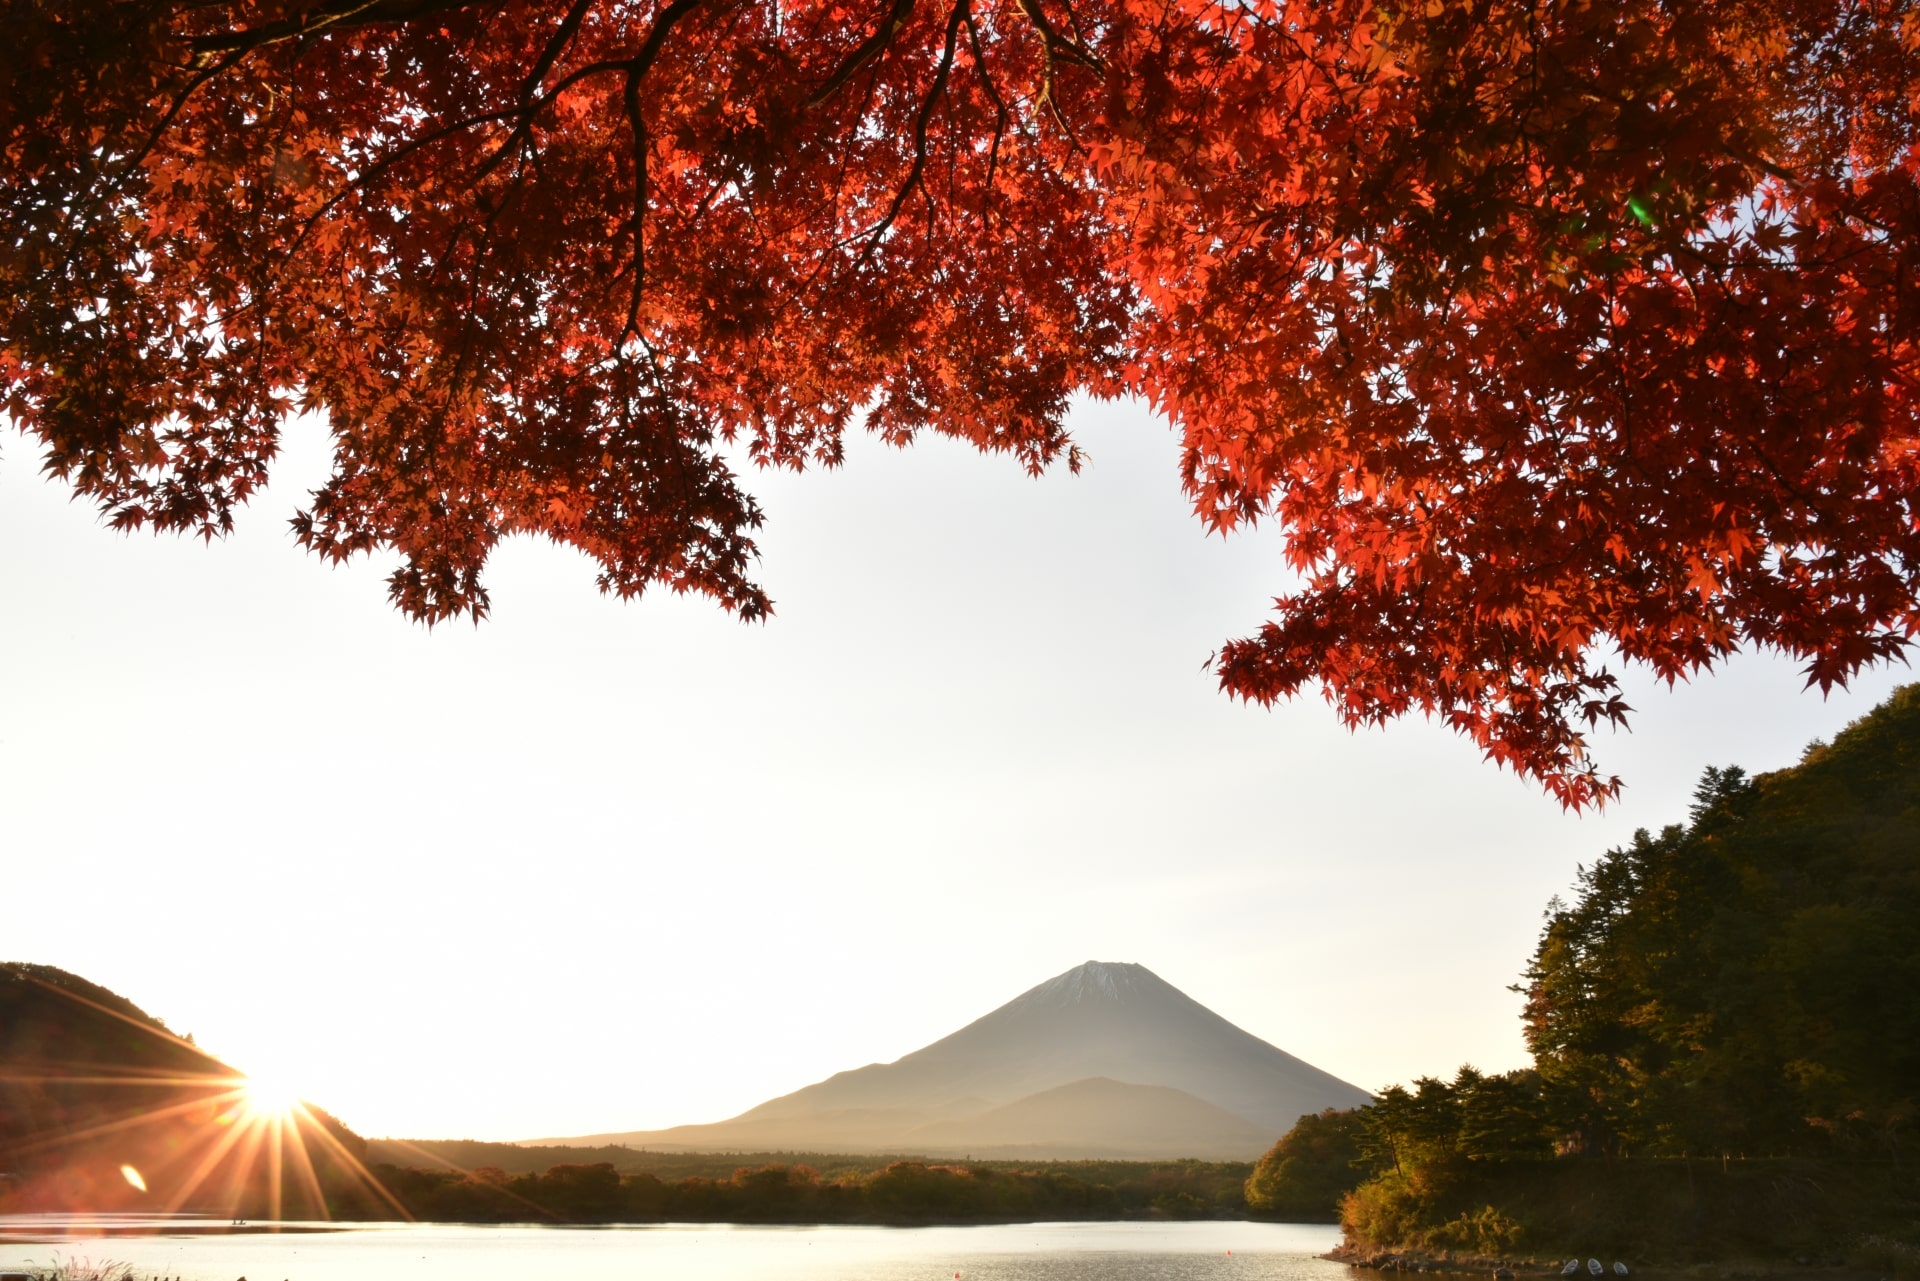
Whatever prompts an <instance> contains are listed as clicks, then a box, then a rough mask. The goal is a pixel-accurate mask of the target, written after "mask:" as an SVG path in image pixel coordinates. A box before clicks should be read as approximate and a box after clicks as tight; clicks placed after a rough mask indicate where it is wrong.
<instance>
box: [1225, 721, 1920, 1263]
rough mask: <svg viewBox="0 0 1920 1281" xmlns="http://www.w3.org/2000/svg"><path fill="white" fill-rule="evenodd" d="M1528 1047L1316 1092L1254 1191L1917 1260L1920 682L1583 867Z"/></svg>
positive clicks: (1547, 954)
mask: <svg viewBox="0 0 1920 1281" xmlns="http://www.w3.org/2000/svg"><path fill="white" fill-rule="evenodd" d="M1516 991H1519V992H1521V993H1522V994H1523V995H1524V996H1525V998H1526V1003H1525V1008H1524V1014H1523V1017H1524V1019H1525V1024H1526V1036H1527V1042H1528V1046H1529V1048H1530V1050H1531V1051H1532V1055H1533V1066H1531V1067H1529V1068H1524V1069H1521V1070H1518V1071H1513V1072H1503V1073H1497V1074H1487V1073H1482V1072H1478V1071H1476V1070H1475V1069H1473V1068H1472V1067H1462V1068H1461V1069H1459V1071H1458V1072H1457V1073H1455V1074H1454V1076H1453V1078H1452V1079H1451V1080H1443V1079H1440V1078H1437V1077H1422V1078H1420V1079H1418V1080H1416V1081H1415V1082H1414V1083H1413V1085H1412V1087H1411V1088H1402V1087H1399V1086H1395V1087H1393V1088H1390V1089H1387V1090H1385V1091H1383V1092H1382V1093H1381V1094H1380V1096H1379V1098H1378V1100H1377V1101H1376V1102H1375V1103H1374V1104H1373V1105H1371V1106H1369V1107H1364V1108H1359V1109H1356V1110H1353V1111H1347V1112H1334V1111H1329V1112H1325V1113H1322V1114H1320V1115H1318V1116H1309V1117H1302V1118H1301V1120H1300V1123H1299V1124H1298V1125H1296V1126H1295V1127H1294V1129H1293V1130H1292V1131H1290V1132H1289V1133H1288V1134H1287V1135H1286V1136H1285V1137H1284V1138H1282V1139H1281V1141H1280V1142H1279V1143H1278V1144H1277V1145H1276V1146H1275V1147H1274V1149H1273V1150H1272V1151H1271V1152H1269V1153H1268V1154H1267V1156H1266V1157H1265V1158H1263V1159H1262V1161H1261V1162H1260V1164H1259V1166H1258V1167H1257V1168H1256V1170H1255V1172H1254V1175H1253V1177H1252V1179H1251V1180H1250V1181H1249V1183H1248V1186H1247V1201H1248V1205H1249V1208H1250V1210H1251V1211H1252V1212H1253V1213H1255V1214H1257V1215H1262V1216H1265V1217H1272V1218H1315V1217H1317V1218H1322V1219H1331V1218H1332V1217H1334V1216H1335V1215H1336V1214H1337V1215H1338V1217H1339V1218H1340V1221H1341V1223H1342V1226H1343V1228H1344V1229H1345V1233H1346V1238H1347V1247H1346V1248H1347V1250H1348V1252H1349V1253H1350V1255H1351V1256H1353V1257H1355V1258H1358V1259H1362V1260H1364V1259H1366V1258H1368V1257H1377V1256H1379V1255H1380V1254H1382V1253H1384V1252H1390V1251H1418V1252H1424V1253H1432V1254H1443V1253H1451V1254H1461V1255H1475V1256H1492V1257H1496V1258H1498V1257H1512V1256H1515V1255H1521V1254H1539V1255H1543V1256H1546V1257H1564V1255H1565V1254H1566V1253H1567V1252H1570V1251H1582V1252H1588V1253H1595V1252H1601V1251H1607V1252H1613V1253H1616V1254H1630V1255H1632V1256H1633V1257H1637V1258H1641V1259H1647V1258H1655V1259H1665V1260H1672V1261H1680V1260H1686V1259H1701V1258H1716V1257H1728V1256H1740V1255H1762V1256H1765V1255H1772V1256H1778V1257H1786V1258H1798V1259H1803V1260H1807V1261H1809V1262H1811V1261H1825V1262H1845V1261H1851V1262H1852V1263H1854V1264H1855V1265H1856V1266H1859V1267H1865V1268H1868V1269H1870V1270H1872V1271H1875V1272H1877V1273H1879V1274H1880V1275H1882V1276H1891V1275H1902V1276H1908V1277H1914V1276H1920V1142H1916V1131H1915V1121H1916V1112H1917V1111H1920V686H1916V685H1909V686H1906V687H1904V688H1903V689H1901V690H1899V691H1897V692H1896V693H1895V694H1894V696H1893V697H1892V698H1891V699H1890V700H1889V701H1888V702H1887V703H1885V704H1883V705H1882V706H1881V707H1879V708H1877V709H1876V710H1875V711H1874V712H1872V713H1871V714H1870V715H1868V716H1866V717H1864V718H1862V719H1861V720H1859V721H1857V722H1855V723H1854V724H1853V725H1851V726H1849V727H1848V728H1847V729H1846V730H1845V731H1844V732H1843V733H1841V734H1840V735H1838V736H1837V737H1836V738H1835V740H1834V742H1833V743H1831V744H1827V743H1821V742H1815V743H1812V744H1810V745H1809V746H1808V748H1807V750H1806V752H1805V754H1804V756H1803V757H1802V759H1801V761H1800V763H1799V764H1798V765H1797V766H1795V767H1793V768H1791V769H1786V770H1781V771H1779V772H1777V773H1772V774H1764V775H1761V776H1759V777H1757V778H1750V777H1748V776H1747V774H1746V773H1745V772H1744V771H1742V770H1741V769H1739V768H1737V767H1736V768H1726V769H1708V770H1707V771H1706V773H1705V775H1704V777H1703V778H1702V779H1701V781H1700V785H1699V788H1698V790H1697V791H1696V792H1695V794H1694V803H1693V806H1692V811H1691V813H1690V815H1689V821H1688V822H1687V823H1685V824H1683V825H1681V824H1677V825H1674V826H1671V827H1668V828H1666V829H1664V830H1663V831H1661V832H1659V833H1658V834H1657V835H1656V834H1652V833H1649V832H1646V831H1641V832H1638V833H1636V834H1635V835H1634V838H1633V840H1632V841H1631V843H1629V844H1628V845H1627V846H1626V847H1624V848H1621V849H1615V850H1611V851H1609V852H1608V853H1607V854H1605V855H1604V856H1603V857H1602V858H1600V860H1599V861H1598V862H1596V863H1594V864H1593V865H1592V866H1590V867H1585V868H1582V869H1581V872H1580V876H1579V882H1578V885H1577V886H1576V888H1575V891H1574V895H1573V900H1572V902H1563V901H1561V900H1559V899H1555V900H1554V901H1553V902H1552V903H1551V904H1549V905H1548V908H1547V914H1546V923H1545V926H1544V928H1543V930H1542V932H1541V935H1540V941H1539V944H1538V946H1537V948H1536V950H1535V952H1534V955H1533V959H1532V962H1531V964H1529V965H1528V967H1527V969H1526V972H1525V975H1524V979H1523V982H1522V984H1521V985H1520V986H1519V987H1518V988H1516Z"/></svg>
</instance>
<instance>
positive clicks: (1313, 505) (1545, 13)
mask: <svg viewBox="0 0 1920 1281" xmlns="http://www.w3.org/2000/svg"><path fill="white" fill-rule="evenodd" d="M8 14H9V21H8V25H7V41H6V46H5V48H4V51H0V62H3V63H4V80H3V87H0V148H3V149H4V150H3V154H4V171H3V176H4V186H3V189H0V388H3V390H0V394H4V396H5V404H6V408H7V411H8V412H9V414H10V415H11V417H12V419H13V421H14V423H15V424H16V425H17V426H18V427H20V428H21V429H23V430H24V431H25V432H27V433H28V434H29V436H30V437H32V438H34V439H36V440H37V441H38V442H40V444H41V446H42V447H43V448H44V451H45V458H46V465H47V467H48V469H49V470H50V471H51V472H52V473H53V474H54V475H56V476H58V477H60V478H62V479H63V480H65V481H66V482H67V483H69V484H71V485H72V486H73V487H74V488H75V489H76V490H77V491H78V492H79V493H81V494H84V495H86V496H87V497H89V498H90V499H92V500H94V501H96V502H97V503H99V504H100V505H101V507H102V508H103V510H104V511H105V512H106V513H107V514H108V515H109V517H110V519H111V520H112V521H113V522H114V523H115V524H116V525H119V526H122V527H138V526H151V527H155V528H159V529H173V530H188V531H202V532H205V533H207V534H215V533H219V532H221V531H223V530H225V529H226V528H228V526H229V523H230V520H231V514H232V511H233V508H234V507H235V505H236V504H239V503H241V502H244V501H245V500H246V498H247V497H248V495H249V494H250V493H251V492H252V491H253V490H254V489H255V488H256V487H258V486H259V485H260V484H261V483H262V482H263V480H264V477H265V474H266V469H267V467H268V465H269V463H270V462H271V460H272V459H273V457H274V453H275V449H276V445H277V440H278V431H279V426H280V424H281V422H282V420H283V417H284V416H285V415H286V414H287V413H288V412H289V411H290V410H293V409H297V408H303V407H304V408H314V409H319V410H324V411H325V413H326V414H327V415H328V418H329V421H330V423H331V428H332V431H333V433H334V441H335V447H336V462H335V470H334V473H333V475H332V477H331V479H330V480H329V481H328V482H327V483H326V484H325V485H324V486H323V487H322V488H321V489H320V490H319V491H317V492H316V493H315V494H314V495H313V496H312V500H311V503H310V504H309V506H308V507H307V508H306V509H305V510H304V511H302V512H301V513H300V514H299V515H298V517H297V518H296V520H295V527H296V530H297V533H298V536H299V538H300V540H301V541H302V542H303V543H304V544H305V545H306V546H308V547H309V548H311V549H313V550H314V551H316V552H319V553H320V554H322V555H326V556H330V557H346V556H351V555H353V554H355V553H358V552H363V551H369V550H373V549H380V548H384V549H391V550H393V551H397V552H398V553H399V555H400V557H401V559H402V565H401V568H400V569H399V570H398V571H397V572H396V573H395V575H394V577H393V579H392V594H393V597H394V599H395V601H396V602H397V603H398V605H399V606H400V607H401V608H402V609H404V610H405V611H407V612H408V613H410V614H412V615H414V616H416V617H419V618H422V619H426V620H437V619H443V618H446V617H449V616H451V615H454V614H457V613H462V612H465V613H471V614H473V615H475V616H478V615H479V614H481V613H483V612H484V611H485V608H486V603H487V598H486V594H485V591H484V589H483V588H482V585H481V570H482V567H483V565H484V563H485V561H486V559H487V556H488V553H489V551H490V549H491V548H492V547H493V546H494V545H495V544H496V543H497V542H498V541H499V540H500V539H501V538H502V537H505V536H508V535H513V534H522V533H534V534H543V535H546V536H549V537H552V538H554V539H557V540H560V541H562V542H564V543H567V544H571V545H573V546H575V547H578V548H580V549H581V550H582V551H584V552H585V553H586V554H587V555H589V556H590V557H592V558H593V559H594V560H595V561H596V562H597V563H598V565H599V567H600V573H601V583H602V585H603V586H604V587H605V588H606V589H608V590H611V591H615V592H618V593H620V594H622V595H631V594H634V593H637V592H639V591H641V590H642V589H643V588H645V587H647V586H648V585H650V584H664V585H666V586H668V587H670V588H672V589H674V590H680V591H698V592H702V593H706V594H708V595H710V596H712V597H713V598H714V599H716V600H717V601H718V602H720V603H721V604H722V605H724V606H726V607H727V608H729V609H733V610H737V611H739V612H741V613H742V614H743V615H746V616H748V617H757V616H760V615H763V614H765V613H766V611H767V609H768V601H767V599H766V597H765V595H764V594H763V593H762V591H761V589H760V588H759V587H758V586H757V585H756V584H755V583H754V582H753V581H752V580H751V578H750V577H749V573H750V569H751V565H752V561H753V555H754V546H753V542H752V533H753V530H754V529H755V527H756V526H757V525H758V523H759V521H760V513H759V511H758V509H757V508H756V506H755V503H754V500H753V499H752V497H751V496H750V495H749V494H748V493H747V492H746V491H745V490H744V489H743V488H742V485H741V481H740V478H739V477H738V476H737V475H736V474H735V473H734V471H733V470H732V469H730V468H729V466H728V465H727V462H726V461H725V458H726V455H725V454H724V453H723V451H724V450H725V449H726V446H727V444H728V442H736V443H741V442H743V443H744V447H745V449H746V450H747V451H748V453H749V454H750V456H751V457H752V458H753V459H754V460H755V461H756V462H759V463H762V464H767V465H775V466H792V467H800V466H805V465H808V464H821V463H831V462H833V461H835V460H837V459H838V458H839V457H840V455H841V450H842V441H843V437H844V435H845V433H846V431H847V430H848V429H849V428H850V427H858V426H860V425H862V424H864V426H865V427H866V428H867V429H869V430H872V431H875V432H878V433H880V434H881V435H883V436H884V437H886V438H888V439H890V440H896V441H905V440H908V439H910V438H911V437H912V436H913V435H914V434H915V433H916V432H920V431H926V430H932V431H938V432H944V433H947V434H949V435H952V436H956V437H959V438H962V439H965V440H968V441H972V442H974V443H975V444H977V445H978V446H980V447H981V448H983V449H988V450H995V451H1004V452H1007V453H1009V454H1012V455H1014V456H1015V458H1016V459H1017V460H1018V461H1019V462H1020V463H1023V464H1025V465H1026V466H1029V467H1033V468H1039V467H1042V466H1045V465H1047V464H1049V463H1051V462H1054V461H1056V460H1059V461H1062V462H1064V463H1065V464H1067V465H1072V464H1073V463H1074V461H1075V458H1076V456H1075V452H1074V446H1073V444H1072V442H1071V441H1070V440H1069V438H1068V436H1067V434H1066V432H1065V430H1064V427H1063V416H1064V413H1065V410H1066V407H1067V405H1068V403H1069V400H1070V398H1071V397H1072V396H1074V395H1075V394H1076V393H1082V392H1088V393H1092V394H1096V395H1119V394H1137V395H1139V396H1143V397H1145V398H1146V399H1147V400H1148V401H1150V402H1151V403H1152V404H1153V405H1154V406H1156V407H1157V408H1158V409H1159V410H1160V411H1161V412H1162V413H1164V414H1165V416H1166V417H1167V418H1168V419H1169V420H1170V421H1171V422H1172V423H1173V424H1174V426H1175V428H1176V430H1177V431H1179V432H1180V433H1181V435H1182V438H1183V441H1184V454H1183V479H1184V481H1185V484H1186V486H1187V490H1188V492H1189V494H1190V495H1191V497H1192V500H1193V503H1194V506H1195V509H1196V511H1197V513H1198V515H1199V516H1200V518H1201V519H1202V520H1203V521H1205V522H1206V523H1207V524H1208V525H1210V526H1212V527H1214V528H1218V529H1221V530H1230V529H1232V528H1234V527H1236V526H1238V525H1240V524H1242V523H1243V522H1251V521H1255V520H1267V521H1277V522H1279V523H1280V524H1281V525H1282V526H1283V528H1284V530H1285V533H1286V539H1287V544H1286V545H1287V549H1288V551H1287V557H1288V561H1289V565H1288V569H1290V571H1291V573H1292V575H1293V576H1294V579H1295V581H1296V583H1297V586H1296V587H1295V588H1293V589H1292V590H1291V594H1289V595H1286V596H1284V597H1282V598H1281V599H1279V600H1278V601H1277V602H1276V608H1275V614H1274V616H1273V618H1272V619H1271V621H1269V622H1268V623H1266V625H1265V626H1263V627H1262V628H1260V630H1259V631H1258V633H1257V634H1255V635H1252V636H1249V637H1247V638H1245V639H1242V640H1236V641H1232V642H1230V643H1228V644H1227V645H1226V646H1225V647H1224V648H1223V649H1222V651H1221V652H1220V654H1219V656H1218V660H1217V666H1218V670H1219V674H1220V677H1221V680H1222V682H1223V683H1224V684H1225V686H1226V687H1227V688H1228V689H1229V690H1231V691H1233V692H1234V693H1236V694H1238V695H1240V696H1242V697H1246V698H1250V699H1257V700H1262V701H1267V700H1273V699H1277V698H1282V697H1287V696H1290V695H1292V694H1294V693H1295V692H1297V691H1299V690H1301V689H1302V688H1303V687H1304V686H1307V685H1309V684H1314V683H1317V684H1319V685H1320V686H1321V688H1322V689H1323V690H1324V692H1325V693H1326V694H1327V696H1328V697H1329V698H1330V699H1331V700H1332V701H1333V703H1334V705H1335V706H1336V707H1337V708H1338V710H1339V711H1340V713H1341V714H1342V715H1343V716H1344V717H1345V718H1346V719H1347V720H1348V721H1349V722H1350V723H1356V724H1357V723H1364V722H1370V721H1376V720H1380V719H1384V718H1387V717H1392V716H1396V715H1399V714H1401V713H1403V712H1405V711H1408V710H1422V711H1425V712H1429V713H1431V714H1434V715H1437V716H1440V717H1442V718H1444V719H1445V720H1447V721H1448V722H1449V723H1451V724H1452V725H1453V726H1455V727H1456V728H1457V729H1459V730H1460V731H1463V732H1465V733H1467V734H1468V735H1470V736H1471V737H1472V738H1473V739H1474V740H1475V741H1476V742H1477V743H1478V744H1479V745H1480V746H1481V747H1482V748H1483V749H1484V750H1485V751H1486V752H1487V753H1488V755H1489V756H1491V757H1493V758H1494V759H1496V760H1498V761H1500V762H1502V763H1506V764H1511V765H1513V766H1514V767H1515V768H1517V769H1519V770H1521V771H1523V772H1525V773H1527V774H1530V775H1532V776H1534V777H1536V778H1537V779H1539V780H1540V781H1541V782H1542V783H1544V785H1545V786H1546V787H1547V788H1549V789H1550V790H1551V791H1552V792H1553V793H1554V794H1556V795H1557V796H1558V797H1559V798H1560V799H1561V800H1562V801H1563V802H1565V803H1567V804H1570V805H1583V804H1587V803H1591V802H1593V801H1595V800H1599V799H1604V797H1605V796H1606V795H1608V794H1609V793H1610V792H1611V791H1612V789H1613V788H1615V787H1616V786H1617V780H1614V779H1611V778H1609V777H1606V776H1605V775H1602V774H1600V773H1598V772H1597V771H1596V769H1595V767H1594V766H1593V765H1592V763H1591V762H1590V760H1589V759H1588V756H1587V752H1586V744H1585V741H1584V739H1583V736H1582V731H1583V729H1585V728H1586V727H1588V726H1590V725H1592V724H1593V723H1595V722H1597V721H1607V720H1617V719H1619V717H1620V716H1621V715H1622V714H1623V713H1624V711H1625V710H1626V709H1625V707H1624V705H1623V704H1622V703H1621V702H1620V699H1619V696H1618V693H1617V687H1616V685H1615V682H1614V678H1613V676H1612V675H1611V674H1610V673H1609V672H1608V670H1607V668H1606V666H1605V664H1606V662H1608V661H1617V660H1618V659H1619V658H1624V659H1626V660H1630V661H1638V662H1641V663H1644V664H1647V665H1648V666H1650V667H1651V668H1652V669H1653V670H1654V671H1655V672H1657V673H1660V674H1662V675H1665V676H1669V677H1677V676H1680V675H1684V674H1686V673H1688V672H1690V671H1693V670H1697V669H1700V668H1702V667H1705V666H1708V665H1711V664H1712V663H1713V662H1715V661H1716V660H1717V659H1719V658H1721V657H1723V656H1725V655H1727V654H1728V653H1730V652H1731V651H1733V650H1734V649H1736V648H1738V647H1741V646H1756V645H1757V646H1766V647H1774V648H1777V649H1780V650H1782V651H1785V652H1788V653H1791V654H1793V655H1796V656H1798V657H1799V658H1800V659H1802V660H1803V661H1804V662H1805V664H1806V667H1807V672H1808V675H1809V677H1810V678H1811V680H1812V681H1814V682H1816V683H1818V684H1820V685H1823V686H1825V685H1830V684H1832V683H1834V682H1838V681H1842V680H1844V679H1845V678H1846V677H1847V676H1848V675H1849V674H1851V673H1853V672H1854V671H1856V670H1857V669H1858V668H1860V667H1861V666H1862V665H1863V664H1865V663H1869V662H1872V661H1876V660H1880V659H1885V658H1889V657H1893V656H1896V655H1898V654H1899V653H1900V652H1901V650H1902V649H1903V648H1904V647H1905V645H1906V644H1907V643H1908V640H1909V638H1910V637H1911V636H1912V635H1913V634H1914V632H1915V631H1916V629H1920V604H1917V603H1916V589H1917V587H1920V421H1917V419H1916V412H1917V410H1916V399H1915V398H1916V392H1917V391H1920V388H1917V387H1916V376H1917V375H1920V348H1916V337H1917V336H1920V152H1917V151H1916V145H1915V144H1916V141H1917V139H1920V134H1917V130H1920V3H1917V2H1916V0H1687V3H1665V2H1659V0H1465V2H1463V0H1311V2H1297V3H1296V2H1288V3H1280V2H1278V0H858V2H854V0H568V2H566V3H562V2H559V0H547V2H544V3H541V2H536V0H195V2H193V3H187V2H185V0H15V3H13V4H12V5H11V6H10V8H9V10H8ZM733 456H735V457H737V456H738V455H737V454H734V455H733Z"/></svg>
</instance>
